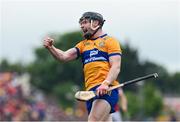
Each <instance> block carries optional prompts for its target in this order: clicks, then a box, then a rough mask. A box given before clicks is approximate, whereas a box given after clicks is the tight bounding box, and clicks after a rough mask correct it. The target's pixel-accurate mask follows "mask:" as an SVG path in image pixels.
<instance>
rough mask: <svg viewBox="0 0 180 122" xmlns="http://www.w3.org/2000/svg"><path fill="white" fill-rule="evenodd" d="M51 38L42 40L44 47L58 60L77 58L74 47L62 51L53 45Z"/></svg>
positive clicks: (65, 60)
mask: <svg viewBox="0 0 180 122" xmlns="http://www.w3.org/2000/svg"><path fill="white" fill-rule="evenodd" d="M53 41H54V40H53V39H51V38H47V39H45V40H44V47H46V48H47V49H48V50H49V52H50V53H51V54H52V55H53V57H54V58H56V59H57V60H59V61H64V62H67V61H71V60H74V59H76V58H77V51H76V49H75V48H71V49H69V50H67V51H62V50H60V49H58V48H56V47H54V46H53Z"/></svg>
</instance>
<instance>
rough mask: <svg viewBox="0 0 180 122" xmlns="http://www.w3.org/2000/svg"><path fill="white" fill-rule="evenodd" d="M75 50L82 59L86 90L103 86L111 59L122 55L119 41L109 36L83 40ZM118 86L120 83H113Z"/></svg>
mask: <svg viewBox="0 0 180 122" xmlns="http://www.w3.org/2000/svg"><path fill="white" fill-rule="evenodd" d="M75 48H76V49H77V53H78V57H79V56H81V58H82V63H83V67H84V68H83V70H84V77H85V88H86V90H89V89H91V88H93V87H94V86H97V85H99V84H101V83H102V82H103V81H104V80H105V79H106V77H107V75H108V72H109V69H110V64H109V57H110V56H114V55H119V56H121V54H122V51H121V48H120V44H119V41H118V40H116V39H114V38H112V37H110V36H108V35H107V34H104V35H102V36H100V37H98V38H96V39H91V40H83V41H81V42H79V43H78V44H77V45H76V46H75ZM117 84H119V83H118V81H113V83H112V85H117Z"/></svg>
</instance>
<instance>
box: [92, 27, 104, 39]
mask: <svg viewBox="0 0 180 122" xmlns="http://www.w3.org/2000/svg"><path fill="white" fill-rule="evenodd" d="M103 34H104V32H103V31H102V29H99V30H98V31H97V32H96V33H95V34H94V35H93V37H92V39H95V38H98V37H100V36H102V35H103Z"/></svg>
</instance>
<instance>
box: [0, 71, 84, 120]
mask: <svg viewBox="0 0 180 122" xmlns="http://www.w3.org/2000/svg"><path fill="white" fill-rule="evenodd" d="M56 101H57V100H55V99H54V98H50V97H48V96H45V95H44V94H43V93H42V92H40V91H39V90H37V89H35V88H32V87H31V85H30V83H29V77H28V76H27V75H17V74H16V73H11V72H5V73H0V121H43V120H45V121H72V120H85V119H86V116H85V117H84V118H82V116H83V115H82V111H79V109H77V112H75V113H74V112H73V110H72V108H71V112H70V111H67V112H66V111H65V110H63V109H62V108H61V107H60V106H59V105H58V103H57V102H56ZM79 104H81V103H79ZM76 113H77V115H82V116H76V115H75V114H76Z"/></svg>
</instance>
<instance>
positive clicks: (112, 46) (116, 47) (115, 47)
mask: <svg viewBox="0 0 180 122" xmlns="http://www.w3.org/2000/svg"><path fill="white" fill-rule="evenodd" d="M109 41H110V42H108V45H107V47H108V56H109V57H110V56H114V55H120V56H121V55H122V50H121V47H120V43H119V41H118V40H116V39H114V38H111V39H110V40H109Z"/></svg>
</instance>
